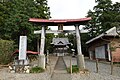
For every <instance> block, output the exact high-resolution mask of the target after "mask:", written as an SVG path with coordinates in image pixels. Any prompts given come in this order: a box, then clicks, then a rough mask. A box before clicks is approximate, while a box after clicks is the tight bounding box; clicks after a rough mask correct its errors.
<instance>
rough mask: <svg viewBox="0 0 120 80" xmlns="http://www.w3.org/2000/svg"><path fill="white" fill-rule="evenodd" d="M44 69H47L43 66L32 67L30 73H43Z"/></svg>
mask: <svg viewBox="0 0 120 80" xmlns="http://www.w3.org/2000/svg"><path fill="white" fill-rule="evenodd" d="M44 71H45V70H44V69H43V68H41V67H38V66H36V67H33V68H31V70H30V73H41V72H44Z"/></svg>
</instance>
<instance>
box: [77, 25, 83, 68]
mask: <svg viewBox="0 0 120 80" xmlns="http://www.w3.org/2000/svg"><path fill="white" fill-rule="evenodd" d="M75 31H76V40H77V52H78V55H77V65H78V67H79V69H85V62H84V55H83V54H82V50H81V39H80V31H79V25H75Z"/></svg>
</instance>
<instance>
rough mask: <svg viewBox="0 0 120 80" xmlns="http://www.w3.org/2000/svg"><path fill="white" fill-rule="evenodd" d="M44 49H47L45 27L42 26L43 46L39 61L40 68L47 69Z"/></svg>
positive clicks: (41, 46) (41, 45)
mask: <svg viewBox="0 0 120 80" xmlns="http://www.w3.org/2000/svg"><path fill="white" fill-rule="evenodd" d="M44 47H45V27H44V26H42V32H41V44H40V53H39V59H38V66H39V67H41V68H43V69H45V55H44Z"/></svg>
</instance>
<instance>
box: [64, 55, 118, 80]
mask: <svg viewBox="0 0 120 80" xmlns="http://www.w3.org/2000/svg"><path fill="white" fill-rule="evenodd" d="M64 59H65V63H66V64H67V67H69V66H70V57H64ZM76 63H77V62H76V58H72V64H74V65H76ZM85 65H86V69H88V70H89V73H85V74H83V73H77V74H75V73H73V74H72V76H71V77H72V80H120V67H114V71H113V75H110V71H111V69H110V64H105V63H99V72H98V73H96V63H95V62H94V61H90V60H85Z"/></svg>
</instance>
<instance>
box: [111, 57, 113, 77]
mask: <svg viewBox="0 0 120 80" xmlns="http://www.w3.org/2000/svg"><path fill="white" fill-rule="evenodd" d="M112 74H113V57H112V59H111V75H112Z"/></svg>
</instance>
